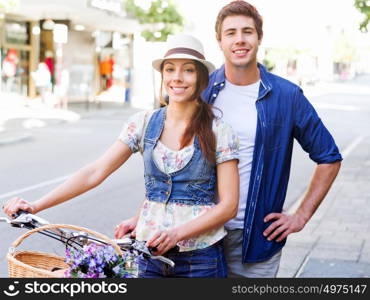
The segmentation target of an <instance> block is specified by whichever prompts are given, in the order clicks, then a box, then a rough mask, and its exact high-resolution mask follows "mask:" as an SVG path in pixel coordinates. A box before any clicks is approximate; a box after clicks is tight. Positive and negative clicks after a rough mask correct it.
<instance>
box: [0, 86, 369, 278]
mask: <svg viewBox="0 0 370 300" xmlns="http://www.w3.org/2000/svg"><path fill="white" fill-rule="evenodd" d="M308 96H309V95H308ZM310 99H312V103H313V104H314V106H315V107H316V109H317V111H318V113H319V114H320V116H321V118H322V120H323V122H324V124H325V125H326V126H327V128H328V129H329V130H330V131H331V133H332V134H333V136H334V138H335V140H336V142H337V145H338V146H339V148H340V150H341V152H343V151H345V152H346V153H348V155H349V156H350V155H351V154H350V152H351V149H352V148H353V147H356V146H357V145H356V139H357V140H358V139H359V138H361V137H366V136H367V135H369V132H370V105H369V104H370V96H369V94H363V93H356V92H353V93H352V92H345V91H340V92H335V91H334V92H333V91H332V92H331V93H329V94H323V95H319V94H317V95H316V96H314V97H310ZM134 111H135V110H130V113H132V112H134ZM128 116H129V113H128V112H127V111H124V110H121V111H118V112H111V113H105V114H104V113H103V114H93V115H90V116H89V115H87V116H85V117H82V118H81V120H80V121H78V122H74V123H56V124H52V125H50V126H47V127H44V128H34V129H32V130H31V136H30V137H29V138H28V139H25V140H23V141H20V142H18V143H12V144H8V145H1V146H0V165H1V172H0V182H1V185H0V202H1V203H3V202H4V201H6V199H8V198H10V195H12V194H15V193H16V195H18V196H21V197H23V198H25V199H27V200H30V201H33V200H36V199H37V198H38V197H40V196H42V195H44V194H45V193H47V192H48V191H50V190H52V189H53V188H54V187H55V186H57V185H58V184H60V183H61V182H62V181H63V180H64V179H65V178H66V176H68V175H70V174H72V173H73V172H74V171H76V170H78V169H79V168H80V167H82V166H84V165H85V164H87V163H89V162H91V161H93V160H94V159H96V158H98V157H99V156H100V155H101V154H102V153H103V152H104V151H105V149H107V148H108V147H109V146H110V145H111V144H112V143H113V142H114V141H115V139H116V138H117V136H118V135H119V133H120V130H121V127H122V125H123V123H124V121H125V119H127V117H128ZM351 147H352V148H351ZM344 163H345V162H344ZM314 166H315V164H314V163H313V162H312V161H310V160H309V158H308V155H307V154H306V153H305V152H303V151H302V149H301V148H300V146H299V145H298V144H296V145H295V147H294V155H293V161H292V171H291V175H290V183H289V188H288V195H287V201H286V205H285V209H287V210H288V209H289V208H290V207H292V206H293V205H294V203H295V202H296V201H297V200H298V199H299V198H300V197H301V196H302V194H303V193H304V191H305V189H306V187H307V184H308V182H309V180H310V177H311V175H312V172H313V168H314ZM24 190H25V191H24ZM17 191H19V194H18V193H17ZM143 197H144V185H143V164H142V160H141V156H140V154H135V155H133V156H132V157H131V158H130V159H129V161H128V162H127V163H126V164H125V165H124V166H122V167H121V168H120V169H119V170H118V171H116V172H115V173H114V174H112V175H111V176H110V177H109V178H108V179H107V180H106V181H105V182H104V183H103V184H102V185H101V186H99V187H97V188H96V189H94V190H92V191H90V192H87V193H86V194H84V195H82V196H80V197H77V198H76V199H74V200H72V201H69V202H67V203H64V204H62V205H60V206H57V207H54V208H51V209H49V210H47V211H43V212H41V213H40V216H41V217H43V218H45V219H47V220H49V221H50V222H51V223H65V224H74V225H78V226H84V227H88V228H90V229H93V230H96V231H98V232H101V233H103V234H106V235H108V236H110V237H112V235H113V229H114V226H115V225H116V224H117V223H118V222H119V221H120V220H123V219H125V218H127V217H130V216H132V215H133V214H135V213H136V212H137V210H138V208H139V206H140V203H141V202H142V200H143ZM0 226H2V228H1V230H0V232H1V233H0V236H1V243H0V257H1V261H0V277H6V276H7V266H6V264H7V262H6V258H5V255H6V252H7V249H8V247H9V246H10V244H11V242H12V241H14V240H15V239H16V238H17V237H18V236H20V235H21V233H22V232H24V231H23V230H20V229H15V228H9V227H7V225H6V224H5V223H1V224H0ZM31 240H32V241H31ZM21 248H24V249H28V250H39V251H46V252H49V251H51V252H56V253H61V252H62V251H63V248H62V247H59V248H58V249H57V244H56V243H55V244H54V242H50V240H48V239H47V238H46V237H37V238H29V241H27V243H26V244H25V245H24V247H21Z"/></svg>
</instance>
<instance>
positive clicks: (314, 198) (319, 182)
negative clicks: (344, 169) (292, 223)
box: [296, 161, 341, 223]
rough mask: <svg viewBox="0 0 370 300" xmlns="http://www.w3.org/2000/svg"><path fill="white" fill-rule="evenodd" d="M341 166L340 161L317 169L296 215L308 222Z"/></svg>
mask: <svg viewBox="0 0 370 300" xmlns="http://www.w3.org/2000/svg"><path fill="white" fill-rule="evenodd" d="M340 165H341V163H340V161H338V162H335V163H331V164H320V165H318V166H317V167H316V169H315V171H314V174H313V176H312V179H311V182H310V184H309V186H308V189H307V192H306V194H305V196H304V198H303V201H302V203H301V204H300V205H299V207H298V209H297V211H296V214H298V215H300V216H301V217H302V218H303V219H304V221H305V223H307V222H308V220H309V219H310V218H311V217H312V215H313V214H314V213H315V211H316V209H317V208H318V207H319V206H320V204H321V202H322V200H323V199H324V198H325V196H326V194H327V193H328V191H329V189H330V187H331V185H332V183H333V182H334V180H335V178H336V177H337V174H338V172H339V169H340Z"/></svg>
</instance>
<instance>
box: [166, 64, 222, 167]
mask: <svg viewBox="0 0 370 300" xmlns="http://www.w3.org/2000/svg"><path fill="white" fill-rule="evenodd" d="M194 65H195V70H196V74H197V81H196V87H195V91H194V93H193V94H192V95H191V96H190V99H194V101H197V104H198V106H197V110H196V111H195V112H194V114H193V116H192V118H191V120H190V122H189V124H188V127H187V128H186V130H185V133H184V134H183V136H182V139H181V145H180V148H183V147H185V146H186V145H188V144H189V143H190V142H191V140H192V138H193V136H197V137H198V140H199V143H200V148H201V150H202V153H203V155H204V157H205V158H206V159H207V160H208V161H209V162H210V163H212V164H215V163H216V137H215V134H214V132H213V130H212V123H213V120H214V118H215V115H214V113H213V110H212V105H210V104H208V103H206V102H204V101H203V99H202V96H201V93H202V92H203V91H204V90H205V89H206V87H207V86H208V80H209V75H208V69H207V68H206V67H205V66H204V65H203V64H202V63H200V62H198V61H196V60H194ZM163 66H164V63H162V65H161V74H162V82H163V72H162V70H163ZM161 98H162V95H161Z"/></svg>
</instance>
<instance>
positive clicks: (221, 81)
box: [213, 63, 272, 100]
mask: <svg viewBox="0 0 370 300" xmlns="http://www.w3.org/2000/svg"><path fill="white" fill-rule="evenodd" d="M257 66H258V69H259V70H260V77H261V85H260V90H259V93H258V100H259V99H261V98H263V97H265V96H266V94H267V93H268V92H270V91H271V90H272V84H271V82H270V80H269V77H270V75H269V72H268V71H267V70H266V68H265V67H264V66H263V65H262V64H260V63H257ZM225 81H226V77H225V65H222V66H221V67H220V68H219V69H217V70H216V71H215V81H214V84H213V85H214V86H220V89H223V88H224V87H225Z"/></svg>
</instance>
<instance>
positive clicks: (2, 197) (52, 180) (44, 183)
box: [0, 175, 71, 199]
mask: <svg viewBox="0 0 370 300" xmlns="http://www.w3.org/2000/svg"><path fill="white" fill-rule="evenodd" d="M70 176H71V175H66V176H62V177H58V178H54V179H51V180H47V181H43V182H40V183H38V184H35V185H31V186H28V187H26V188H23V189H19V190H15V191H11V192H9V193H5V194H2V195H0V199H4V198H9V197H12V196H15V195H20V194H21V193H24V192H28V191H32V190H36V189H38V188H42V187H45V186H48V185H52V184H55V183H58V182H60V181H64V180H66V179H67V178H68V177H70Z"/></svg>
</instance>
